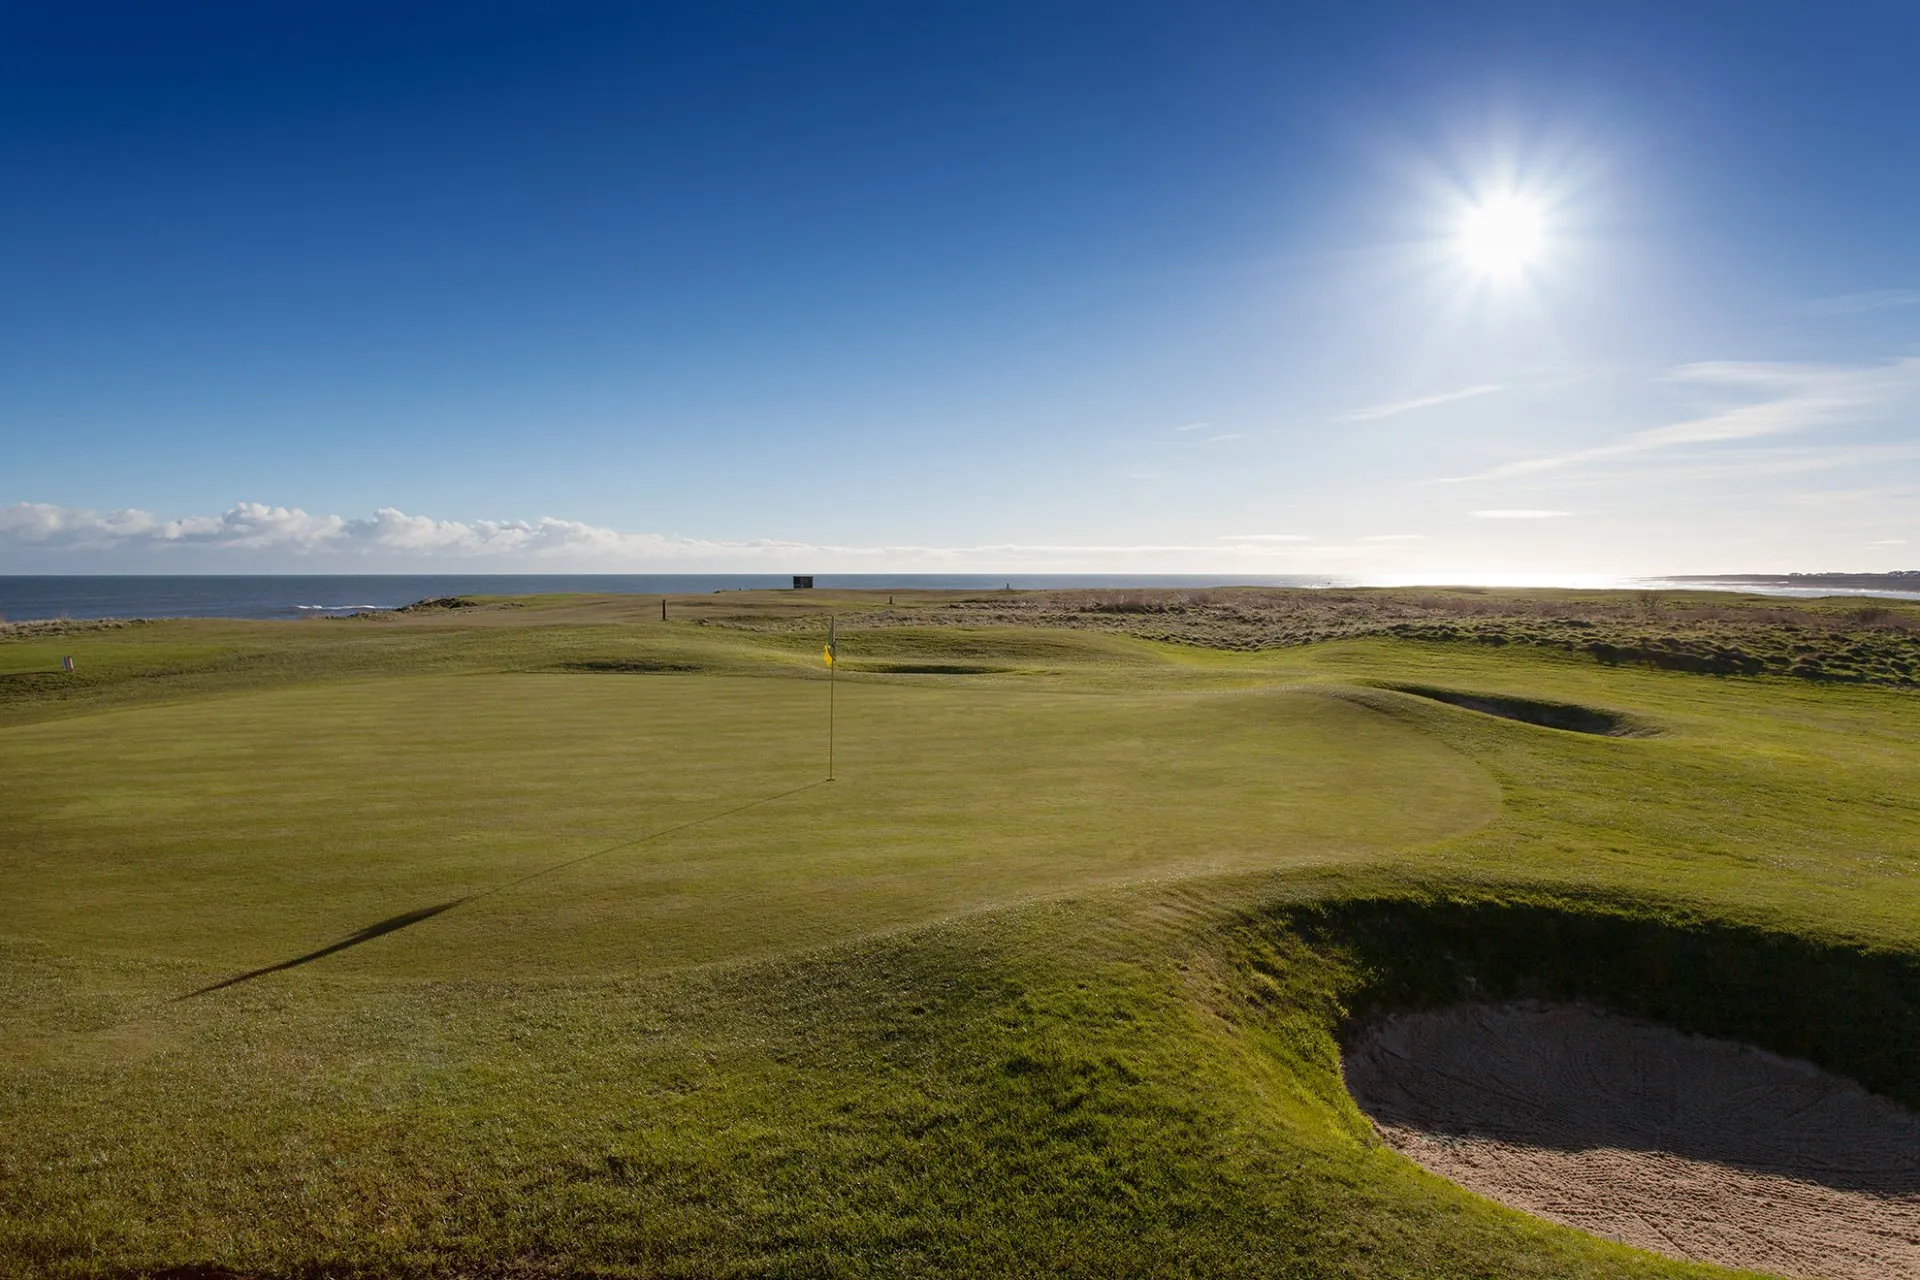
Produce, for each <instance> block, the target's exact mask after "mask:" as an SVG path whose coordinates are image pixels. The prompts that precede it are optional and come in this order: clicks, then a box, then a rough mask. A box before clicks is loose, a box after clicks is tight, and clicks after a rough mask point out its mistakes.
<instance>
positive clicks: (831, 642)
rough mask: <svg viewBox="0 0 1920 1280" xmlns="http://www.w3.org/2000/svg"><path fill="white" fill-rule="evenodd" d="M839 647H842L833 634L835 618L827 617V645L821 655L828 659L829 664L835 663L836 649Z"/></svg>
mask: <svg viewBox="0 0 1920 1280" xmlns="http://www.w3.org/2000/svg"><path fill="white" fill-rule="evenodd" d="M839 647H840V644H839V642H838V641H837V640H836V639H835V638H834V634H833V619H832V618H828V619H827V647H826V648H824V649H822V650H821V651H820V655H821V656H822V657H824V658H825V659H826V660H827V665H828V666H832V665H833V658H834V650H836V649H838V648H839Z"/></svg>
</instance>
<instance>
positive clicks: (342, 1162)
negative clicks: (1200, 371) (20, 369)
mask: <svg viewBox="0 0 1920 1280" xmlns="http://www.w3.org/2000/svg"><path fill="white" fill-rule="evenodd" d="M816 600H817V598H816ZM647 603H651V607H652V611H653V612H652V616H651V617H650V618H649V617H648V616H647V611H646V608H645V605H646V604H647ZM945 603H946V602H944V601H942V600H940V599H937V598H930V599H927V600H921V601H914V602H909V603H908V604H903V605H897V606H896V608H895V610H894V614H905V615H906V616H904V617H901V618H899V619H898V622H900V623H902V624H904V623H905V622H908V621H911V622H912V623H913V624H914V625H911V626H906V625H893V626H878V625H873V624H874V623H877V622H879V621H884V620H885V619H886V618H887V617H891V616H892V615H888V614H886V611H885V610H884V608H882V609H881V610H880V611H878V613H876V614H875V615H873V616H872V617H870V618H869V622H868V625H866V626H864V628H863V627H849V626H847V625H845V624H844V623H843V626H842V632H841V634H842V644H843V652H845V654H846V655H847V658H848V663H847V668H846V669H843V672H842V675H841V678H840V680H839V683H838V688H837V690H836V691H835V697H836V699H837V704H838V706H837V710H838V712H839V715H840V725H841V731H842V737H841V741H840V758H839V761H838V764H839V772H840V781H837V782H835V783H833V784H832V785H831V786H809V785H808V784H810V783H813V782H815V781H816V780H817V779H818V778H819V776H820V774H821V770H820V768H819V765H820V764H821V763H823V761H822V760H821V755H822V752H821V750H820V748H821V747H822V745H823V744H822V743H821V742H820V738H819V733H818V729H819V728H820V719H821V712H822V711H823V710H824V707H823V705H822V704H823V700H824V696H825V694H826V691H827V690H826V686H825V684H824V683H823V682H822V680H821V675H822V673H821V672H820V671H819V669H818V668H819V664H818V658H817V655H818V651H819V644H818V634H817V632H815V631H813V630H809V629H806V628H803V627H802V626H801V625H800V623H802V622H804V621H805V619H804V617H803V616H802V615H800V614H798V613H796V612H794V609H795V606H794V605H793V604H792V602H791V597H787V598H785V599H781V600H778V601H776V602H773V603H770V604H769V605H768V609H769V611H772V610H784V611H786V612H785V613H784V615H782V614H778V613H774V614H772V615H771V616H768V615H756V614H755V612H754V603H753V602H752V601H742V600H738V599H734V600H727V601H724V602H721V603H720V604H715V605H712V606H710V607H708V606H696V604H695V603H693V602H687V603H686V604H685V608H684V613H685V615H686V616H684V617H683V618H680V619H678V620H675V621H670V622H668V623H666V624H661V623H659V621H658V603H657V601H654V602H642V603H641V604H640V605H638V606H636V605H635V604H634V602H610V603H607V604H604V605H602V604H597V603H596V602H593V601H587V600H578V599H575V600H564V601H546V600H542V601H531V602H526V603H524V604H523V605H521V606H520V607H513V608H508V607H500V606H497V605H494V604H484V605H478V606H474V607H471V608H463V609H436V610H426V611H421V612H420V613H418V614H414V615H410V616H407V617H403V618H398V619H389V620H383V621H378V622H364V623H347V622H342V623H300V624H285V625H278V624H235V623H164V624H159V623H157V624H151V625H148V626H143V627H126V628H119V629H106V628H101V629H89V630H86V631H73V632H68V633H64V634H56V635H44V634H43V635H38V636H35V635H27V636H21V637H17V638H15V639H11V640H7V641H4V642H0V677H6V676H14V675H26V676H33V677H34V678H32V679H11V678H0V877H4V883H5V885H6V892H5V893H4V894H0V1115H4V1116H5V1117H6V1125H5V1128H4V1130H3V1131H0V1275H5V1276H9V1277H11V1276H21V1277H25V1276H41V1275H56V1276H121V1275H134V1274H157V1273H160V1272H161V1271H162V1270H163V1269H165V1268H178V1267H220V1268H228V1269H231V1271H232V1272H233V1273H236V1274H241V1275H248V1276H274V1277H294V1276H316V1275H337V1276H389V1275H401V1276H416V1275H417V1276H429V1275H432V1276H454V1275H464V1276H502V1277H505V1276H576V1275H577V1276H589V1275H592V1276H720V1275H728V1276H733V1275H739V1276H751V1275H819V1276H840V1275H845V1276H864V1275H888V1276H896V1275H897V1276H936V1275H937V1276H948V1275H1008V1276H1015V1275H1018V1276H1026V1275H1034V1274H1060V1275H1072V1276H1103V1277H1104V1276H1113V1275H1208V1276H1215V1275H1223V1276H1352V1277H1361V1276H1366V1277H1382V1276H1406V1277H1413V1276H1440V1277H1469V1276H1471V1277H1488V1276H1499V1277H1509V1276H1515V1277H1517V1276H1630V1275H1631V1276H1642V1275H1648V1276H1651V1275H1658V1276H1678V1275H1690V1274H1702V1275H1704V1274H1708V1273H1709V1271H1708V1269H1706V1268H1687V1267H1683V1266H1680V1265H1678V1264H1674V1263H1670V1262H1665V1261H1662V1260H1659V1259H1656V1258H1651V1257H1648V1256H1646V1255H1642V1254H1638V1253H1635V1252H1633V1251H1631V1250H1628V1249H1625V1248H1623V1247H1620V1246H1617V1245H1613V1244H1609V1243H1607V1242H1605V1241H1601V1240H1596V1239H1592V1238H1589V1237H1585V1236H1581V1235H1579V1234H1577V1233H1574V1232H1571V1231H1567V1230H1563V1229H1561V1228H1557V1227H1552V1226H1548V1225H1546V1224H1544V1223H1540V1222H1535V1221H1532V1220H1529V1219H1526V1218H1524V1217H1522V1216H1520V1215H1517V1214H1514V1213H1510V1212H1507V1211H1505V1210H1502V1209H1499V1208H1497V1207H1495V1206H1492V1205H1489V1204H1487V1203H1485V1202H1482V1201H1479V1200H1477V1199H1475V1198H1474V1197H1472V1196H1470V1195H1468V1194H1466V1193H1465V1192H1462V1191H1460V1190H1458V1189H1456V1188H1453V1187H1451V1186H1449V1185H1448V1184H1445V1183H1443V1182H1440V1181H1438V1180H1437V1179H1434V1178H1432V1177H1430V1176H1428V1175H1426V1174H1425V1173H1423V1172H1421V1171H1420V1170H1418V1169H1416V1168H1415V1167H1413V1166H1412V1165H1410V1164H1409V1163H1408V1162H1406V1161H1404V1160H1403V1159H1401V1158H1400V1157H1398V1156H1397V1155H1395V1154H1393V1153H1392V1152H1391V1151H1388V1150H1386V1149H1384V1148H1382V1147H1381V1146H1380V1145H1379V1144H1378V1143H1376V1142H1375V1141H1374V1140H1373V1138H1372V1136H1371V1133H1370V1131H1369V1129H1368V1127H1367V1125H1366V1123H1365V1121H1364V1120H1363V1118H1362V1117H1360V1115H1359V1114H1358V1112H1357V1111H1356V1110H1355V1109H1354V1108H1353V1106H1352V1104H1351V1102H1350V1101H1349V1100H1348V1099H1347V1098H1346V1095H1345V1092H1344V1089H1343V1088H1342V1087H1341V1084H1340V1080H1339V1076H1338V1070H1337V1064H1338V1053H1337V1046H1338V1042H1339V1037H1340V1035H1341V1034H1342V1033H1343V1028H1345V1027H1346V1026H1348V1025H1349V1020H1350V1019H1351V1018H1353V1017H1355V1016H1359V1015H1363V1014H1364V1013H1365V1011H1367V1010H1368V1009H1371V1008H1376V1007H1380V1006H1381V1005H1383V1004H1394V1003H1422V1002H1431V1001H1435V1000H1441V999H1446V998H1450V997H1451V996H1452V995H1454V994H1457V993H1458V992H1460V991H1462V990H1471V989H1475V988H1476V987H1477V988H1478V989H1483V990H1487V991H1492V992H1509V991H1511V992H1536V993H1560V994H1579V995H1584V996H1586V997H1587V998H1593V999H1599V1000H1602V1001H1606V1002H1609V1003H1613V1004H1616V1005H1618V1006H1620V1007H1623V1008H1626V1009H1628V1010H1629V1011H1634V1012H1642V1013H1648V1014H1651V1015H1652V1016H1659V1017H1664V1018H1666V1019H1667V1020H1669V1021H1673V1022H1676V1023H1678V1024H1681V1025H1686V1026H1690V1027H1695V1028H1696V1029H1709V1030H1713V1029H1719V1030H1722V1031H1723V1032H1727V1033H1734V1034H1740V1035H1743V1036H1746V1037H1747V1038H1752V1039H1757V1040H1760V1041H1761V1042H1762V1043H1771V1044H1775V1045H1776V1046H1777V1047H1781V1048H1783V1049H1785V1050H1787V1051H1790V1052H1804V1053H1806V1054H1807V1055H1808V1056H1815V1057H1821V1058H1822V1059H1823V1060H1825V1061H1827V1062H1828V1063H1829V1065H1835V1066H1837V1067H1839V1068H1840V1069H1842V1070H1847V1071H1850V1072H1852V1073H1854V1074H1855V1075H1856V1076H1857V1077H1859V1078H1860V1079H1862V1080H1864V1081H1866V1082H1867V1083H1868V1084H1870V1085H1872V1086H1873V1087H1876V1088H1879V1089H1882V1090H1883V1091H1886V1092H1888V1093H1891V1094H1893V1095H1894V1096H1896V1097H1900V1098H1903V1099H1906V1100H1908V1101H1912V1100H1913V1099H1912V1098H1911V1096H1910V1095H1911V1093H1912V1086H1911V1080H1912V1078H1913V1077H1912V1070H1911V1063H1912V1062H1913V1061H1915V1060H1916V1058H1915V1055H1916V1052H1920V1039H1917V1037H1920V1032H1917V1031H1916V1029H1915V1027H1914V1017H1915V1001H1916V993H1915V990H1914V977H1913V975H1914V973H1915V966H1916V957H1917V956H1920V923H1916V922H1920V910H1916V908H1920V888H1917V887H1916V886H1917V885H1920V880H1916V876H1915V871H1916V869H1917V867H1916V864H1917V863H1920V853H1916V850H1920V799H1917V798H1916V797H1915V793H1914V791H1913V788H1912V785H1911V781H1912V778H1913V777H1915V776H1916V771H1917V769H1920V711H1917V710H1916V708H1920V704H1916V703H1915V702H1914V701H1913V699H1912V698H1911V696H1910V695H1908V694H1905V693H1903V692H1900V691H1898V690H1894V689H1887V688H1875V687H1870V686H1866V685H1862V684H1839V683H1826V682H1809V681H1805V680H1799V679H1793V678H1781V677H1767V676H1760V677H1744V676H1731V677H1723V678H1707V677H1705V676H1702V675H1699V674H1691V673H1686V672H1678V671H1671V670H1659V669H1650V668H1647V667H1645V666H1633V665H1620V666H1608V665H1604V664H1600V663H1596V662H1594V661H1593V660H1592V658H1591V657H1589V656H1586V655H1583V654H1579V653H1575V652H1570V651H1565V650H1562V649H1558V648H1555V647H1552V646H1534V645H1528V646H1519V645H1507V646H1483V645H1459V644H1431V643H1421V642H1417V641H1409V640H1406V639H1398V638H1391V637H1380V636H1375V637H1372V638H1350V639H1346V640H1342V641H1338V642H1331V643H1321V644H1314V645H1307V646H1298V647H1290V648H1276V649H1268V650H1264V651H1259V652H1229V651H1224V650H1215V649H1209V648H1205V647H1201V646H1196V645H1191V644H1180V645H1169V644H1164V643H1155V642H1150V641H1146V640H1143V639H1140V638H1137V637H1132V636H1128V635H1124V634H1116V633H1112V632H1107V631H1097V630H1094V631H1090V630H1072V629H1069V630H1061V629H1051V630H1049V629H1039V630H1035V629H1021V628H1018V627H1009V626H1006V625H1000V624H999V623H998V621H997V620H996V619H994V618H990V617H989V618H974V619H972V621H973V623H974V624H975V625H969V626H950V625H933V624H930V623H929V621H928V616H929V615H930V614H933V613H935V612H937V611H939V610H941V609H943V608H944V605H945ZM1603 603H1604V602H1603ZM722 604H723V605H724V608H722V607H721V605H722ZM841 604H842V607H845V608H849V609H852V608H863V607H866V606H868V605H870V604H872V601H870V600H866V601H862V600H856V599H852V598H849V599H848V600H846V601H843V602H841ZM995 607H998V602H995ZM1516 607H1517V606H1516ZM1627 607H1638V605H1637V603H1636V602H1628V603H1627ZM702 608H706V610H707V611H705V612H703V611H702ZM1103 616H1110V617H1121V618H1126V617H1139V616H1144V615H1137V614H1111V615H1103ZM981 624H990V625H981ZM1820 634H1825V635H1845V634H1848V632H1847V631H1846V630H1845V629H1844V628H1840V629H1836V630H1833V631H1831V632H1822V633H1820ZM61 652H72V653H74V654H75V655H76V656H77V657H78V659H79V663H80V670H79V671H78V672H77V673H76V676H75V677H74V678H73V679H71V680H68V681H64V682H59V681H55V680H43V679H40V678H39V677H38V676H37V675H36V674H35V673H36V672H39V671H42V670H44V669H45V668H47V667H50V666H52V665H53V662H54V660H56V659H57V656H58V655H59V654H60V653H61ZM860 664H871V665H872V666H874V667H885V666H905V667H913V668H918V669H917V670H913V671H886V670H873V671H868V672H865V673H862V672H858V671H855V670H853V669H852V668H854V667H856V666H858V665H860ZM940 666H950V667H954V668H959V669H964V670H966V671H968V672H969V673H970V674H964V675H962V674H941V673H938V672H932V671H928V670H926V669H925V668H930V667H940ZM983 668H998V669H997V670H984V669H983ZM1393 684H1402V685H1414V686H1419V687H1421V688H1425V689H1445V690H1469V691H1473V692H1475V693H1478V694H1483V695H1497V696H1504V697H1511V698H1517V699H1527V700H1531V701H1533V702H1537V703H1543V704H1557V705H1570V706H1579V707H1598V708H1607V709H1611V710H1613V711H1616V712H1618V713H1621V714H1624V715H1630V716H1632V717H1634V718H1635V719H1636V721H1637V722H1644V723H1646V724H1650V725H1656V726H1657V727H1658V728H1659V729H1660V730H1661V732H1660V735H1659V736H1657V737H1642V738H1620V737H1607V736H1598V735H1589V734H1576V733H1559V732H1550V731H1545V730H1542V729H1541V728H1538V727H1536V726H1534V725H1532V724H1526V723H1516V722H1515V721H1512V720H1509V719H1502V718H1497V717H1493V716H1484V715H1469V714H1463V713H1462V712H1461V711H1460V710H1458V709H1457V708H1455V707H1450V706H1447V705H1443V704H1440V703H1436V702H1434V701H1433V700H1432V699H1430V698H1426V697H1421V696H1416V695H1414V694H1409V693H1406V692H1401V691H1397V690H1395V689H1392V688H1386V687H1382V686H1383V685H1393ZM803 787H804V788H807V789H804V790H802V789H801V788H803ZM748 806H751V807H748ZM448 904H457V905H448ZM441 907H444V908H445V909H444V910H439V911H437V912H435V911H433V909H434V908H441ZM342 944H345V945H342ZM255 971H264V972H258V973H257V975H256V976H253V977H246V978H244V980H242V981H238V982H234V983H232V984H231V985H227V986H221V987H217V988H216V989H212V990H207V988H209V987H214V986H215V984H217V983H220V982H224V981H227V980H229V979H233V978H243V977H244V975H247V974H249V973H254V972H255ZM194 992H201V994H197V995H195V994H191V993H194ZM183 997H184V998H183ZM1714 1019H1719V1021H1717V1022H1716V1021H1714ZM1769 1037H1772V1039H1769ZM1796 1037H1797V1038H1796ZM182 1274H184V1273H182ZM203 1274H214V1273H212V1272H203Z"/></svg>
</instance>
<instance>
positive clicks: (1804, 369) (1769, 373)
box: [1439, 356, 1920, 483]
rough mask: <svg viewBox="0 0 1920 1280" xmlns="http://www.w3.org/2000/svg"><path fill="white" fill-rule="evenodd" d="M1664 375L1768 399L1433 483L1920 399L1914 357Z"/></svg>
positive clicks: (1797, 424)
mask: <svg viewBox="0 0 1920 1280" xmlns="http://www.w3.org/2000/svg"><path fill="white" fill-rule="evenodd" d="M1668 376H1669V377H1670V378H1671V379H1672V380H1674V381H1677V382H1686V383H1692V384H1694V385H1696V386H1703V387H1709V388H1713V389H1716V390H1722V391H1732V392H1743V393H1747V394H1753V393H1759V394H1762V395H1764V396H1765V397H1766V398H1765V399H1761V400H1757V401H1754V402H1753V403H1749V404H1743V405H1739V406H1737V407H1735V408H1732V409H1723V410H1721V411H1720V412H1718V413H1711V414H1707V415H1706V416H1704V417H1698V418H1689V419H1686V420H1685V421H1682V422H1675V423H1670V424H1668V425H1666V426H1660V427H1650V428H1648V429H1646V430H1644V431H1636V432H1633V433H1632V434H1630V435H1627V436H1624V437H1622V438H1621V439H1619V440H1617V441H1615V442H1614V443H1612V444H1605V445H1598V446H1595V447H1593V448H1589V449H1575V450H1572V451H1570V452H1567V453H1559V454H1551V455H1549V456H1546V457H1540V458H1522V459H1519V460H1518V461H1515V462H1507V463H1502V464H1501V465H1500V466H1497V467H1494V468H1492V469H1491V470H1488V471H1482V472H1479V473H1477V474H1474V475H1468V476H1450V477H1447V478H1446V479H1444V480H1442V481H1440V482H1439V483H1459V482H1463V481H1468V480H1500V479H1505V478H1507V477H1510V476H1523V475H1532V474H1535V473H1538V472H1542V471H1552V470H1555V469H1558V468H1561V467H1568V466H1573V465H1576V464H1578V463H1584V462H1600V461H1607V460H1612V459H1619V458H1629V457H1634V456H1638V455H1644V454H1649V453H1654V452H1657V451H1660V450H1665V449H1673V448H1676V447H1679V446H1682V445H1711V444H1724V443H1728V442H1732V441H1738V440H1751V439H1756V438H1759V437H1763V436H1777V435H1786V434H1790V433H1792V432H1797V431H1808V430H1813V429H1815V428H1819V427H1826V426H1832V425H1836V424H1839V423H1843V422H1846V421H1848V420H1850V419H1853V418H1856V417H1858V416H1860V415H1862V414H1863V413H1866V412H1868V411H1871V410H1873V409H1877V408H1880V407H1883V406H1885V405H1887V404H1889V403H1892V402H1894V401H1897V400H1902V399H1905V398H1908V397H1912V396H1914V395H1915V394H1916V393H1920V356H1908V357H1906V358H1904V359H1900V360H1895V361H1893V362H1891V363H1889V364H1880V365H1869V366H1834V365H1796V364H1765V363H1747V362H1736V361H1725V362H1718V363H1707V364H1690V365H1683V366H1682V367H1680V368H1679V369H1676V370H1674V371H1673V372H1672V373H1671V374H1670V375H1668Z"/></svg>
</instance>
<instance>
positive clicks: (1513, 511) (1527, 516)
mask: <svg viewBox="0 0 1920 1280" xmlns="http://www.w3.org/2000/svg"><path fill="white" fill-rule="evenodd" d="M1467 514H1468V515H1470V516H1473V517H1475V518H1476V519H1480V520H1557V519H1559V518H1560V517H1561V516H1570V515H1572V514H1573V512H1571V511H1542V510H1540V509H1539V508H1537V507H1498V508H1495V509H1494V510H1491V511H1469V512H1467Z"/></svg>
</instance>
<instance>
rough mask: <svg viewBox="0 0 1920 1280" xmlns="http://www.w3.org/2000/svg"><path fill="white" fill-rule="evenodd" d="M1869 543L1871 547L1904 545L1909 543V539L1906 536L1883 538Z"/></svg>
mask: <svg viewBox="0 0 1920 1280" xmlns="http://www.w3.org/2000/svg"><path fill="white" fill-rule="evenodd" d="M1867 545H1868V546H1870V547H1904V546H1906V545H1907V540H1906V539H1905V538H1881V539H1880V540H1879V541H1877V542H1869V543H1868V544H1867Z"/></svg>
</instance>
